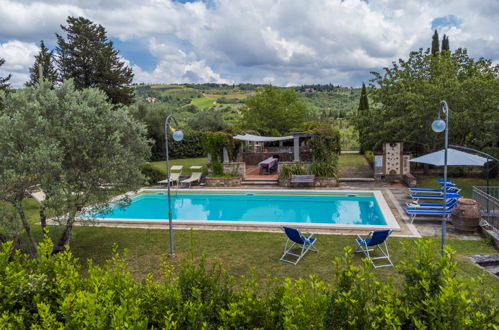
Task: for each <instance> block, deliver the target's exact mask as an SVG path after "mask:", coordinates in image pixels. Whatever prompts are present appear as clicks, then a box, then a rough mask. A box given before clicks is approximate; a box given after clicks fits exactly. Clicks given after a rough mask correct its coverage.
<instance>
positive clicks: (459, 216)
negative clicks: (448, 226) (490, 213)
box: [452, 198, 481, 232]
mask: <svg viewBox="0 0 499 330" xmlns="http://www.w3.org/2000/svg"><path fill="white" fill-rule="evenodd" d="M480 216H481V214H480V206H479V205H478V203H477V202H476V201H475V200H474V199H469V198H461V199H459V200H458V201H457V205H456V207H454V210H452V224H453V225H454V227H455V228H456V230H458V231H463V232H474V231H476V230H477V229H478V227H479V223H480Z"/></svg>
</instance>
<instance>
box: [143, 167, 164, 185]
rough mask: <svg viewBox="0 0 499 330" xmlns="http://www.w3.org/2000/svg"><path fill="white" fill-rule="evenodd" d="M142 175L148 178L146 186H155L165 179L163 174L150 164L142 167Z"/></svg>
mask: <svg viewBox="0 0 499 330" xmlns="http://www.w3.org/2000/svg"><path fill="white" fill-rule="evenodd" d="M142 174H144V176H145V177H146V181H147V182H146V184H155V183H156V182H158V181H161V180H164V179H165V175H164V174H163V172H162V171H160V170H159V169H157V168H155V167H153V166H152V165H151V164H149V163H147V164H145V165H144V166H143V167H142Z"/></svg>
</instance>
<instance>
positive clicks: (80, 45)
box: [56, 17, 133, 104]
mask: <svg viewBox="0 0 499 330" xmlns="http://www.w3.org/2000/svg"><path fill="white" fill-rule="evenodd" d="M67 23H68V25H67V26H63V25H61V28H62V30H63V31H64V32H65V33H66V38H64V37H63V36H61V35H59V34H56V37H57V49H56V51H57V55H58V58H57V64H58V68H59V72H60V74H61V78H62V79H69V78H72V79H74V86H75V87H76V88H77V89H83V88H87V87H97V88H100V89H101V90H103V91H104V92H105V93H106V95H107V97H108V98H109V100H110V101H111V103H113V104H118V103H120V104H131V103H132V102H133V90H132V89H131V88H130V87H127V86H126V85H129V84H131V82H132V79H133V73H132V69H131V68H129V67H128V66H127V65H126V64H125V62H123V61H122V60H121V59H120V58H119V52H118V51H117V50H115V49H114V47H113V43H112V42H111V41H109V40H108V39H107V35H106V30H105V29H104V27H103V26H102V25H100V24H99V25H98V24H94V23H93V22H92V21H90V20H89V19H86V18H84V17H68V19H67Z"/></svg>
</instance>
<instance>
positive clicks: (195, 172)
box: [180, 166, 203, 188]
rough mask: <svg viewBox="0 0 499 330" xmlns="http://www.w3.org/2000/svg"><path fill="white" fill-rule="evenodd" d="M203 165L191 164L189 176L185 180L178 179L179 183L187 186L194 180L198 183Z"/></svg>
mask: <svg viewBox="0 0 499 330" xmlns="http://www.w3.org/2000/svg"><path fill="white" fill-rule="evenodd" d="M202 168H203V167H202V166H191V167H190V169H191V170H192V173H191V176H190V177H189V178H187V179H185V180H182V181H180V185H184V184H185V185H187V186H189V188H190V187H191V184H193V183H194V182H197V183H199V182H200V181H201V175H202V174H203V172H202V171H201V169H202Z"/></svg>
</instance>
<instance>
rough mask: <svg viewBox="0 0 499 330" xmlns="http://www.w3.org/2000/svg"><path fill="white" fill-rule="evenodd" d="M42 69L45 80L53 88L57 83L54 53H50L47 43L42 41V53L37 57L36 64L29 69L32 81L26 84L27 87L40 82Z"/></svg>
mask: <svg viewBox="0 0 499 330" xmlns="http://www.w3.org/2000/svg"><path fill="white" fill-rule="evenodd" d="M40 67H41V71H42V72H41V73H42V76H43V79H44V80H47V81H49V82H50V84H51V85H52V86H54V85H55V83H56V82H57V70H56V68H55V66H54V51H49V50H48V48H47V47H45V43H44V42H43V40H42V41H40V52H39V53H38V55H36V56H35V63H33V66H32V67H31V68H30V69H29V72H30V80H29V81H28V82H26V86H34V85H35V84H36V83H38V82H39V81H40Z"/></svg>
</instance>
